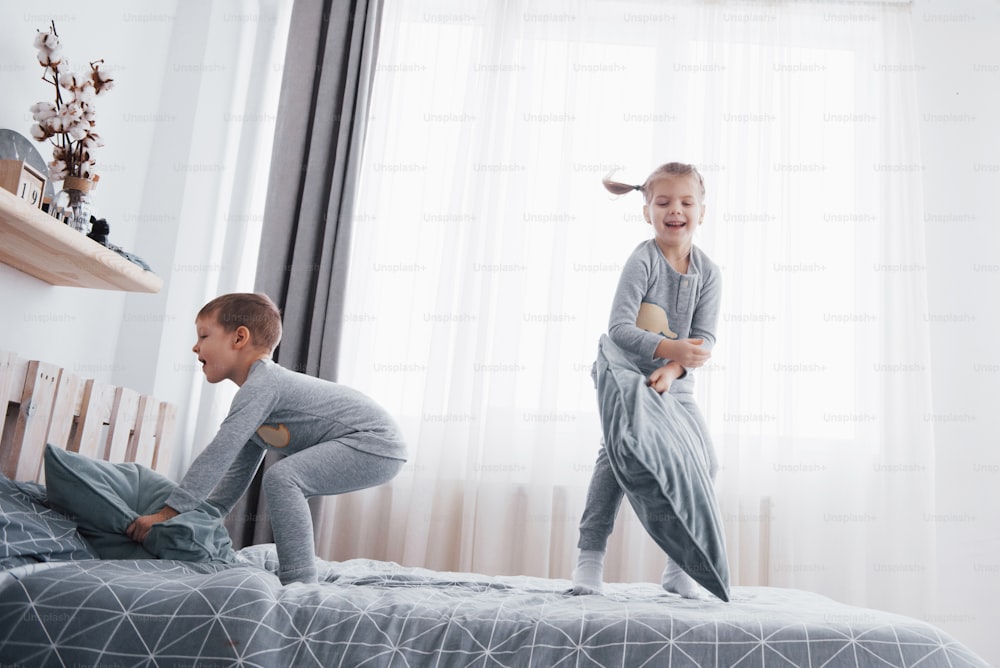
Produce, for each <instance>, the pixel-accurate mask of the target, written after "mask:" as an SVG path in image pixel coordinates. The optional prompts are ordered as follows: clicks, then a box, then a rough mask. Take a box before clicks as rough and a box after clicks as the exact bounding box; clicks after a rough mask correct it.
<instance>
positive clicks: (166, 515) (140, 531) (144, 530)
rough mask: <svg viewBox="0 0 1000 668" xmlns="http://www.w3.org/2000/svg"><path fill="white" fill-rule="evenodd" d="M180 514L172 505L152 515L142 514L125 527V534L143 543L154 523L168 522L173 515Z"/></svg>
mask: <svg viewBox="0 0 1000 668" xmlns="http://www.w3.org/2000/svg"><path fill="white" fill-rule="evenodd" d="M177 515H178V513H177V511H176V510H174V509H173V508H171V507H170V506H163V510H161V511H160V512H158V513H153V514H152V515H140V516H139V517H137V518H135V520H133V521H132V524H129V525H128V528H127V529H125V535H127V536H128V537H129V538H131V539H132V540H134V541H135V542H137V543H141V542H142V541H144V540H146V536H147V535H148V534H149V530H150V529H151V528H152V527H153V525H154V524H157V523H159V522H166V521H167V520H169V519H170V518H171V517H176V516H177Z"/></svg>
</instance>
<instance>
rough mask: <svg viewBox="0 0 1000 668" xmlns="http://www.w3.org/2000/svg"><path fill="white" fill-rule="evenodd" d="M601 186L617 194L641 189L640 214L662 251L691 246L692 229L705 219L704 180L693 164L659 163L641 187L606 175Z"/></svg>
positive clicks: (684, 249) (683, 249)
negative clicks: (652, 231)
mask: <svg viewBox="0 0 1000 668" xmlns="http://www.w3.org/2000/svg"><path fill="white" fill-rule="evenodd" d="M604 187H605V188H607V189H608V190H609V191H610V192H612V193H614V194H616V195H624V194H626V193H628V192H631V191H633V190H639V191H641V192H642V194H643V197H644V198H645V200H646V204H645V206H644V207H643V208H642V214H643V216H644V217H645V219H646V222H647V223H649V224H650V225H652V226H653V230H654V232H655V234H656V242H657V244H658V245H659V246H660V247H661V248H663V249H664V250H666V249H668V248H672V249H675V250H680V251H687V250H689V249H690V246H691V245H692V243H693V239H694V231H695V229H696V228H697V227H698V226H699V225H701V223H702V220H703V219H704V218H705V181H704V180H703V179H702V178H701V174H699V173H698V170H697V169H695V168H694V166H693V165H686V164H683V163H680V162H668V163H667V164H665V165H660V166H659V167H657V168H656V169H655V170H654V171H653V173H652V174H650V175H649V177H648V178H647V179H646V182H645V183H643V184H642V185H641V186H637V185H629V184H627V183H620V182H618V181H612V180H611V179H610V174H609V175H608V176H607V177H605V179H604Z"/></svg>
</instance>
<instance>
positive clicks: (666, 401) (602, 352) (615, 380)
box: [595, 335, 729, 601]
mask: <svg viewBox="0 0 1000 668" xmlns="http://www.w3.org/2000/svg"><path fill="white" fill-rule="evenodd" d="M646 379H647V377H646V374H645V373H643V372H642V371H640V370H639V368H638V367H636V366H635V364H634V363H633V362H632V361H631V360H630V359H629V358H628V356H627V355H625V353H624V352H623V351H622V350H621V348H619V347H618V346H617V345H616V344H615V343H614V342H613V341H612V340H611V339H610V338H609V337H608V336H607V335H603V336H601V339H600V343H599V345H598V352H597V362H596V365H595V380H596V382H597V397H598V403H599V406H600V414H601V427H602V429H603V431H604V447H605V449H606V450H607V453H608V460H609V462H610V463H611V469H612V470H613V471H614V473H615V477H616V478H617V479H618V483H619V484H620V485H621V486H622V489H623V490H625V495H626V497H628V500H629V502H630V503H631V504H632V507H633V509H635V512H636V515H637V516H638V517H639V521H640V522H641V523H642V525H643V527H645V529H646V532H647V533H648V534H649V535H650V536H651V537H652V538H653V540H654V541H656V543H657V544H658V545H659V546H660V547H661V548H663V550H664V551H665V552H666V553H667V554H668V555H670V558H671V559H673V560H674V561H675V562H676V563H677V565H679V566H680V567H681V568H683V569H684V571H685V572H686V573H687V574H688V575H690V576H691V577H692V578H693V579H694V580H695V581H696V582H698V583H699V584H700V585H702V586H703V587H705V589H707V590H708V591H710V592H712V593H713V594H715V595H716V596H718V597H719V598H720V599H722V600H723V601H725V600H728V596H729V595H728V591H729V565H728V562H727V559H726V544H725V537H724V535H723V530H722V526H723V525H722V517H721V514H720V512H719V506H718V502H717V501H716V498H715V489H714V488H713V485H712V478H711V477H710V475H709V473H708V462H707V461H706V460H705V446H704V441H703V437H702V435H701V431H700V429H699V427H698V424H697V422H696V421H695V420H694V418H693V417H692V416H691V414H690V413H688V411H687V409H685V408H684V406H682V405H681V404H680V402H678V401H677V399H675V398H674V397H673V396H672V395H670V394H669V393H668V394H663V395H661V394H659V393H658V392H657V391H656V390H654V389H652V388H651V387H648V386H647V385H646Z"/></svg>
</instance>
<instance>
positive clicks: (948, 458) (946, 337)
mask: <svg viewBox="0 0 1000 668" xmlns="http://www.w3.org/2000/svg"><path fill="white" fill-rule="evenodd" d="M914 30H915V35H914V36H915V43H916V52H917V63H918V64H919V65H921V66H922V67H923V68H924V69H922V70H921V71H919V72H918V82H919V89H920V104H921V118H922V123H921V135H920V137H914V141H920V142H921V148H922V150H923V162H924V210H925V215H926V216H927V253H928V258H927V259H928V261H927V276H928V281H929V284H930V289H929V295H928V298H929V302H930V303H929V307H928V311H929V318H930V322H931V337H932V338H931V354H932V360H933V392H934V406H935V409H934V414H933V415H929V416H921V417H922V418H923V419H930V420H933V421H934V423H935V424H934V427H935V430H934V433H935V441H936V453H937V467H936V468H937V472H938V477H937V487H936V489H935V490H933V491H932V490H928V493H934V494H936V499H935V501H936V504H937V510H936V515H937V516H936V517H935V518H934V519H933V521H934V522H935V524H936V525H937V529H938V568H939V574H938V606H937V609H936V610H928V611H927V615H926V619H928V620H929V621H933V622H935V623H937V624H938V625H940V626H941V627H943V628H945V629H946V630H949V631H951V632H952V633H953V634H954V635H955V636H956V637H957V638H959V639H961V640H963V641H964V642H966V643H967V644H969V645H970V646H971V647H972V648H973V649H975V650H977V651H978V652H980V653H981V654H983V655H984V656H985V657H986V658H987V660H989V661H990V662H991V663H993V664H996V665H1000V638H998V636H997V633H996V629H997V628H1000V604H998V601H1000V409H998V399H1000V347H998V341H1000V308H998V303H1000V301H998V296H1000V224H998V223H1000V215H998V206H997V195H998V193H1000V45H998V41H997V40H998V37H1000V2H996V0H960V1H959V2H945V1H944V0H917V2H916V9H915V21H914Z"/></svg>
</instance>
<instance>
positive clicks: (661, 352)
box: [656, 339, 712, 369]
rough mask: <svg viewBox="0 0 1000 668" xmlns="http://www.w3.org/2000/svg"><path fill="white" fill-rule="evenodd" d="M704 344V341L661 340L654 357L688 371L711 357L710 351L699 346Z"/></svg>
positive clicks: (703, 363)
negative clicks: (671, 362)
mask: <svg viewBox="0 0 1000 668" xmlns="http://www.w3.org/2000/svg"><path fill="white" fill-rule="evenodd" d="M704 342H705V339H677V340H671V339H663V340H662V341H660V344H659V345H658V346H657V347H656V356H657V357H659V358H662V359H668V360H672V361H674V362H677V363H678V364H680V365H681V366H683V367H687V368H688V369H697V368H698V367H700V366H704V365H705V363H706V362H708V360H709V358H710V357H712V351H711V350H709V349H708V348H705V347H703V346H702V345H701V344H703V343H704Z"/></svg>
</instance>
